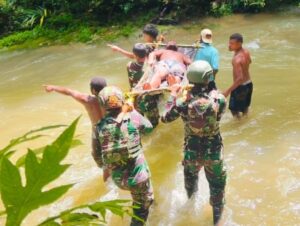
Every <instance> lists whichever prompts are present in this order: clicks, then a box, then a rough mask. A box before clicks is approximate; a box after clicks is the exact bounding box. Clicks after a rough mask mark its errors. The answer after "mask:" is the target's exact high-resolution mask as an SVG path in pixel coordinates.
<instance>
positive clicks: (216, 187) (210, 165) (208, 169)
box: [182, 134, 226, 206]
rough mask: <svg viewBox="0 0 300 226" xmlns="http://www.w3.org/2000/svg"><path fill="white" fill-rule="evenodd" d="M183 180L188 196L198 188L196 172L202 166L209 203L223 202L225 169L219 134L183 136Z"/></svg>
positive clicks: (220, 204)
mask: <svg viewBox="0 0 300 226" xmlns="http://www.w3.org/2000/svg"><path fill="white" fill-rule="evenodd" d="M182 163H183V166H184V182H185V189H186V191H187V194H188V197H189V198H190V197H191V196H192V195H193V193H195V192H196V191H197V190H198V174H199V171H200V170H201V168H202V167H204V171H205V175H206V178H207V181H208V184H209V189H210V204H211V205H212V206H223V205H224V204H225V197H224V195H225V185H226V170H225V166H224V164H223V144H222V138H221V135H220V134H218V135H215V136H212V137H197V136H187V137H185V144H184V160H183V162H182Z"/></svg>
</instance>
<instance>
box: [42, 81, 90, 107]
mask: <svg viewBox="0 0 300 226" xmlns="http://www.w3.org/2000/svg"><path fill="white" fill-rule="evenodd" d="M44 87H45V90H46V91H47V92H53V91H54V92H57V93H60V94H63V95H66V96H71V97H73V99H75V100H77V101H78V102H80V103H82V104H83V105H85V104H86V103H87V102H88V97H89V95H87V94H84V93H80V92H78V91H76V90H72V89H68V88H65V87H62V86H53V85H44Z"/></svg>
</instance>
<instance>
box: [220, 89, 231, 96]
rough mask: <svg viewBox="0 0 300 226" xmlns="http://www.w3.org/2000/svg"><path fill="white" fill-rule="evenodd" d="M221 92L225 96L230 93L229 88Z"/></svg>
mask: <svg viewBox="0 0 300 226" xmlns="http://www.w3.org/2000/svg"><path fill="white" fill-rule="evenodd" d="M222 94H223V95H224V96H225V97H228V96H229V94H230V91H229V90H226V91H224V92H223V93H222Z"/></svg>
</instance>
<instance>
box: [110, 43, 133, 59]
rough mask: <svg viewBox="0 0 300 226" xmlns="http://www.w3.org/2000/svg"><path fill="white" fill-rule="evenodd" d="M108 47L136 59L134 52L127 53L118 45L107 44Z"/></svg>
mask: <svg viewBox="0 0 300 226" xmlns="http://www.w3.org/2000/svg"><path fill="white" fill-rule="evenodd" d="M107 46H108V47H110V48H111V49H112V50H113V51H115V52H119V53H121V54H123V55H124V56H126V57H128V58H131V59H134V54H133V53H132V52H129V51H126V50H125V49H122V48H120V47H119V46H116V45H111V44H107Z"/></svg>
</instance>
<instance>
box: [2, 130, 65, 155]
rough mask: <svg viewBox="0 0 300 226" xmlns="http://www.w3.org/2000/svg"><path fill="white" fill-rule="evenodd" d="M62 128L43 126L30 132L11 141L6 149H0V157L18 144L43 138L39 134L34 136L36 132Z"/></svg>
mask: <svg viewBox="0 0 300 226" xmlns="http://www.w3.org/2000/svg"><path fill="white" fill-rule="evenodd" d="M63 126H65V125H53V126H45V127H42V128H39V129H35V130H31V131H29V132H27V133H25V134H23V135H22V136H20V137H18V138H15V139H12V140H11V141H10V142H9V144H8V145H7V146H6V147H4V148H2V149H0V157H1V156H3V155H5V154H6V153H7V152H8V151H11V148H13V147H15V146H17V145H19V144H22V143H24V142H27V141H30V140H35V139H38V138H40V137H42V136H44V135H41V134H38V135H36V133H38V132H42V131H45V130H50V129H56V128H59V127H63Z"/></svg>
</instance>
